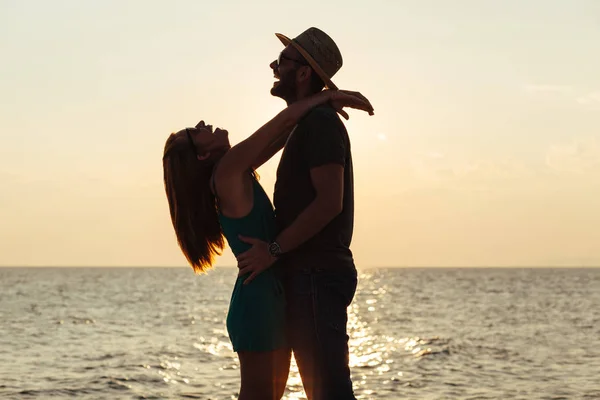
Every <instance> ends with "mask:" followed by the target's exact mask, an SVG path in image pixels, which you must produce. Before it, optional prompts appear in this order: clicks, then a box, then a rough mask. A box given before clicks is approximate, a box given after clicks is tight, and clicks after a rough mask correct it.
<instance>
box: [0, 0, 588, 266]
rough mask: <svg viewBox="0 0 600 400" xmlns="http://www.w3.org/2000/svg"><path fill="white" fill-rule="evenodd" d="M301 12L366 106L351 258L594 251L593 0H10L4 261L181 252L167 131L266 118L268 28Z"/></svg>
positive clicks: (510, 257)
mask: <svg viewBox="0 0 600 400" xmlns="http://www.w3.org/2000/svg"><path fill="white" fill-rule="evenodd" d="M311 26H316V27H319V28H320V29H322V30H324V31H325V32H327V33H328V34H329V35H330V36H331V37H332V38H333V39H334V40H335V41H336V43H337V44H338V46H339V48H340V50H341V52H342V54H343V57H344V65H343V67H342V69H341V70H340V71H339V72H338V73H337V75H336V76H335V77H334V82H336V84H337V85H338V86H339V87H341V88H343V89H349V90H358V91H360V92H361V93H363V94H364V95H366V96H367V97H368V98H369V99H370V100H371V102H372V104H373V106H374V108H375V116H373V117H369V116H368V115H366V114H362V113H359V112H357V111H352V110H351V111H350V120H349V121H347V122H345V124H346V127H347V129H348V131H349V134H350V137H351V140H352V151H353V161H354V169H355V177H354V178H355V196H356V197H355V202H356V214H355V231H354V232H355V233H354V240H353V243H352V250H353V252H354V255H355V259H356V264H357V267H359V268H369V267H383V266H390V267H393V266H401V267H406V266H418V267H421V266H484V267H485V266H600V72H599V71H600V2H598V1H596V0H589V1H585V0H562V1H558V0H528V1H517V0H505V1H489V0H455V1H452V2H450V1H445V0H439V1H433V0H385V1H384V0H371V1H369V2H353V1H339V0H331V1H327V2H323V1H312V0H306V1H302V2H297V3H296V4H292V3H288V2H281V1H278V2H275V1H261V0H256V1H251V2H249V1H232V0H220V1H214V2H208V1H197V0H194V1H191V0H190V1H186V0H176V1H175V0H174V1H171V2H167V1H160V2H159V1H156V2H148V1H138V0H119V1H116V0H104V1H102V2H91V1H87V2H83V1H76V0H70V1H64V0H55V1H52V2H49V1H42V0H18V1H17V0H0V49H1V52H0V54H1V55H0V57H1V62H0V187H1V189H0V266H185V265H187V264H186V261H185V259H184V257H183V255H182V254H181V251H180V250H179V248H178V246H177V243H176V240H175V235H174V232H173V229H172V225H171V222H170V219H169V213H168V205H167V201H166V196H165V193H164V187H163V182H162V164H161V157H162V150H163V146H164V142H165V140H166V138H167V136H168V135H169V133H171V132H173V131H177V130H179V129H181V128H183V127H186V126H193V125H195V124H196V123H197V122H198V121H199V120H201V119H204V120H205V121H207V122H209V123H211V124H213V125H214V126H218V127H222V128H225V129H227V130H228V131H229V132H230V139H231V141H232V143H237V142H239V141H241V140H242V139H243V138H245V137H247V136H248V135H250V134H251V133H252V132H254V131H255V130H256V129H257V128H259V127H260V126H261V125H262V124H263V123H265V122H266V121H267V120H269V119H270V118H272V117H273V116H274V115H275V114H276V113H277V112H279V111H280V110H282V109H283V107H284V103H283V102H282V101H281V100H280V99H277V98H274V97H272V96H271V95H270V94H269V89H270V88H271V86H272V83H273V74H272V71H271V70H270V68H269V63H270V62H271V61H273V60H274V59H275V58H277V55H278V54H279V52H280V51H281V50H282V46H281V43H280V42H279V40H278V39H277V38H276V37H275V36H274V33H275V32H280V33H283V34H286V35H287V36H290V37H294V36H296V35H298V34H300V33H301V32H302V31H304V30H305V29H307V28H308V27H311ZM278 160H279V155H277V156H276V157H275V158H273V159H272V160H271V161H270V162H269V163H268V164H266V165H265V166H264V167H263V168H262V169H261V170H259V173H260V175H261V183H262V184H263V185H264V186H265V189H266V190H267V192H268V193H272V190H273V184H274V181H275V170H276V168H277V162H278ZM216 265H217V266H226V265H234V258H233V257H232V256H231V254H230V250H229V249H226V250H225V252H224V255H223V256H222V257H221V258H220V259H219V260H218V261H217V264H216Z"/></svg>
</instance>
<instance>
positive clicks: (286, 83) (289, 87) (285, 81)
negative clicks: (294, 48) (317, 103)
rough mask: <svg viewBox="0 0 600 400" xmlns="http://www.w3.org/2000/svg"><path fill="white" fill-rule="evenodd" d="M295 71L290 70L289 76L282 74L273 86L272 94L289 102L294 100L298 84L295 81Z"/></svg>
mask: <svg viewBox="0 0 600 400" xmlns="http://www.w3.org/2000/svg"><path fill="white" fill-rule="evenodd" d="M294 75H295V71H290V72H289V73H288V74H287V76H281V77H280V79H279V82H276V83H275V84H274V85H273V87H272V88H271V95H273V96H275V97H280V98H282V99H283V100H285V101H286V102H287V103H288V104H289V103H291V102H293V100H294V98H295V96H296V85H295V81H294Z"/></svg>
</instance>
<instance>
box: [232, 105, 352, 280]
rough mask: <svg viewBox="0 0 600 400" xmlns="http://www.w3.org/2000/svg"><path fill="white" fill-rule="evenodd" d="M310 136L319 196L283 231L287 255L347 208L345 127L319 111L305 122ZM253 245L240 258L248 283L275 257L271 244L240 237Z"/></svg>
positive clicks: (311, 161)
mask: <svg viewBox="0 0 600 400" xmlns="http://www.w3.org/2000/svg"><path fill="white" fill-rule="evenodd" d="M304 123H305V124H307V126H306V136H305V137H303V138H302V140H303V146H304V148H305V149H306V152H305V153H304V157H305V158H306V162H307V165H308V167H309V168H310V178H311V183H312V186H313V189H314V191H315V197H314V199H313V200H312V202H311V203H310V204H309V205H308V206H307V207H306V208H305V209H304V210H303V211H302V212H301V213H300V214H299V215H298V216H297V217H296V219H295V220H294V222H292V224H291V225H290V226H288V227H287V228H286V229H284V230H283V231H281V232H280V233H279V235H278V236H277V238H276V239H275V241H276V242H277V244H279V247H280V248H281V251H282V252H283V253H287V252H290V251H292V250H294V249H296V248H297V247H298V246H300V245H302V244H303V243H304V242H306V241H307V240H309V239H310V238H312V237H313V236H315V235H316V234H317V233H319V232H320V231H321V230H322V229H323V228H324V227H325V226H327V224H329V223H330V222H331V221H332V220H333V219H334V218H335V217H336V216H337V215H338V214H339V213H340V212H342V209H343V203H344V166H345V163H346V146H347V143H346V140H345V139H344V134H343V126H340V124H341V122H340V121H339V119H338V118H337V116H336V115H335V114H334V113H331V112H327V111H323V110H320V111H318V112H317V111H315V112H312V113H311V114H309V115H308V116H307V118H306V120H305V122H304ZM240 239H241V240H242V241H244V242H246V243H249V244H251V245H252V248H251V249H249V250H248V251H246V252H244V253H242V254H240V255H239V256H238V257H237V260H238V268H240V275H245V274H246V273H248V272H251V275H250V277H249V278H248V279H246V282H245V283H248V282H250V281H251V280H252V279H254V277H255V276H256V275H257V274H259V273H260V272H262V271H263V270H265V269H266V268H268V267H269V266H270V265H271V264H272V263H273V262H274V261H275V258H274V257H272V256H271V254H270V252H269V244H268V243H265V242H262V241H260V240H257V239H253V238H246V237H240Z"/></svg>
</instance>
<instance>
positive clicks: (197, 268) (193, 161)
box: [163, 133, 225, 273]
mask: <svg viewBox="0 0 600 400" xmlns="http://www.w3.org/2000/svg"><path fill="white" fill-rule="evenodd" d="M213 167H214V161H211V160H202V161H201V160H198V157H197V156H196V154H195V153H194V152H193V151H192V149H191V148H190V144H189V142H188V141H187V140H186V138H184V137H179V138H178V137H177V136H176V135H175V134H174V133H172V134H171V135H170V136H169V138H168V139H167V143H166V144H165V151H164V153H163V170H164V181H165V191H166V193H167V199H168V201H169V210H170V212H171V222H172V223H173V228H175V235H176V236H177V242H178V243H179V247H180V248H181V251H183V254H184V255H185V257H186V258H187V260H188V261H189V263H190V264H191V266H192V268H193V269H194V272H195V273H201V272H206V271H207V270H208V269H209V268H210V267H211V266H212V263H213V261H214V258H215V256H217V255H221V253H222V250H223V247H224V245H225V241H224V238H223V231H222V230H221V225H220V223H219V216H218V213H217V207H216V204H215V196H214V195H213V193H212V191H211V189H210V181H211V176H212V172H213Z"/></svg>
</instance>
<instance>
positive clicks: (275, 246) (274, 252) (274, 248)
mask: <svg viewBox="0 0 600 400" xmlns="http://www.w3.org/2000/svg"><path fill="white" fill-rule="evenodd" d="M269 254H271V257H279V256H280V255H281V247H279V243H277V242H276V241H272V242H271V243H270V244H269Z"/></svg>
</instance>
